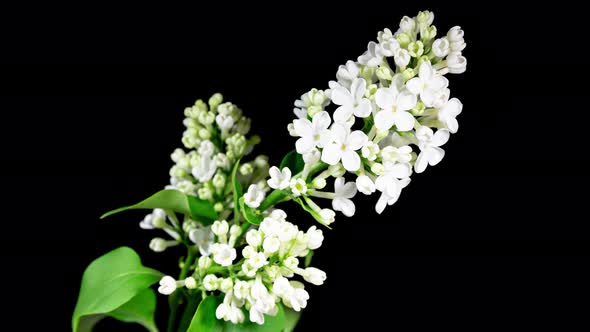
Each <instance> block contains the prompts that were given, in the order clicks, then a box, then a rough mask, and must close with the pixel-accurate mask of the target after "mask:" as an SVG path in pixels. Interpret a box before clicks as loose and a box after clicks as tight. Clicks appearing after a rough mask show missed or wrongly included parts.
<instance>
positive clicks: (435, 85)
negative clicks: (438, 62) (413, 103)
mask: <svg viewBox="0 0 590 332" xmlns="http://www.w3.org/2000/svg"><path fill="white" fill-rule="evenodd" d="M448 86H449V80H447V78H446V77H444V76H442V75H436V76H434V77H433V78H432V79H431V80H430V82H428V88H429V89H433V90H441V89H444V88H446V87H448Z"/></svg>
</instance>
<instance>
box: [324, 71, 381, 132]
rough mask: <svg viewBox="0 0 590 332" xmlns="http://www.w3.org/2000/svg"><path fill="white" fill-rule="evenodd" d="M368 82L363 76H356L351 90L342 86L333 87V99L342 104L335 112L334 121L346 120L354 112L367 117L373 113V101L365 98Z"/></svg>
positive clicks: (335, 102) (360, 116)
mask: <svg viewBox="0 0 590 332" xmlns="http://www.w3.org/2000/svg"><path fill="white" fill-rule="evenodd" d="M366 90H367V82H366V81H365V79H363V78H355V79H354V81H352V85H351V86H350V91H349V90H348V89H346V88H344V87H342V86H338V87H336V88H335V89H332V101H333V102H334V104H336V105H340V107H338V108H337V109H336V111H335V112H334V121H336V122H346V120H348V119H349V118H350V117H351V116H352V115H353V114H354V115H355V116H357V117H359V118H366V117H367V116H369V115H370V114H371V109H372V108H371V101H369V99H367V98H364V95H365V91H366Z"/></svg>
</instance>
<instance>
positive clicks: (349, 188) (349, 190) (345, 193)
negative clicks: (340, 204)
mask: <svg viewBox="0 0 590 332" xmlns="http://www.w3.org/2000/svg"><path fill="white" fill-rule="evenodd" d="M356 191H357V190H356V184H355V183H354V182H348V183H346V184H344V186H341V187H340V190H338V196H340V197H343V198H353V197H354V195H356Z"/></svg>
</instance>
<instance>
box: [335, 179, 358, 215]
mask: <svg viewBox="0 0 590 332" xmlns="http://www.w3.org/2000/svg"><path fill="white" fill-rule="evenodd" d="M354 195H356V185H355V183H354V182H348V183H345V181H344V178H343V177H339V178H336V180H334V198H333V199H332V208H333V209H334V210H336V211H340V212H342V213H343V214H344V215H345V216H347V217H352V216H353V215H354V212H355V206H354V203H353V202H352V200H351V198H353V197H354Z"/></svg>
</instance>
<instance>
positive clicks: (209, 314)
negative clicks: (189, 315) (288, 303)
mask: <svg viewBox="0 0 590 332" xmlns="http://www.w3.org/2000/svg"><path fill="white" fill-rule="evenodd" d="M221 302H223V295H220V296H209V297H207V298H206V299H205V300H203V302H201V304H199V308H198V309H197V312H196V313H195V316H194V317H193V320H192V322H191V325H190V326H189V328H188V330H187V332H238V331H241V332H243V331H246V332H281V331H282V330H283V326H284V324H285V311H284V310H283V306H282V305H281V304H278V306H279V311H278V312H277V314H276V315H275V316H269V315H265V316H264V324H263V325H258V324H256V323H252V322H250V321H249V320H248V318H247V317H248V315H247V314H246V315H245V316H246V321H245V322H244V323H242V324H232V323H231V322H225V321H221V320H218V319H217V318H216V317H215V310H216V309H217V306H218V305H219V304H220V303H221Z"/></svg>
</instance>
